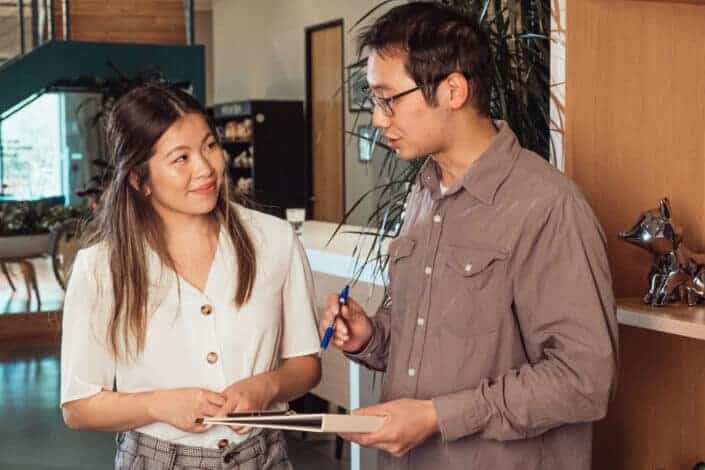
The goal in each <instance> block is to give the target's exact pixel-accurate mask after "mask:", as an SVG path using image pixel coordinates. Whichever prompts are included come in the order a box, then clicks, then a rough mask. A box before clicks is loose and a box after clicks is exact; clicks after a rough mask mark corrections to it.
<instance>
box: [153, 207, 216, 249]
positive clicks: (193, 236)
mask: <svg viewBox="0 0 705 470" xmlns="http://www.w3.org/2000/svg"><path fill="white" fill-rule="evenodd" d="M163 220H164V219H163ZM164 228H165V232H166V233H165V236H166V240H167V245H168V246H170V247H176V246H188V245H191V246H193V244H194V243H200V244H203V242H204V241H206V240H208V241H213V240H216V239H217V238H218V231H219V229H220V227H219V224H218V222H217V221H216V220H215V218H214V217H212V216H211V215H210V214H204V215H198V216H193V215H189V216H187V217H173V218H169V219H167V220H164Z"/></svg>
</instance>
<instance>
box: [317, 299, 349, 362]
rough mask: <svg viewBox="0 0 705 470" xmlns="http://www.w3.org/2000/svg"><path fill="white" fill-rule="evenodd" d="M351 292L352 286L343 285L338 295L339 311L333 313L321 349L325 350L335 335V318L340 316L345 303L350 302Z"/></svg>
mask: <svg viewBox="0 0 705 470" xmlns="http://www.w3.org/2000/svg"><path fill="white" fill-rule="evenodd" d="M349 293H350V286H345V287H343V290H342V291H341V292H340V295H339V296H338V313H336V314H335V315H333V319H332V320H331V322H330V324H329V325H328V328H326V332H325V333H324V334H323V339H322V340H321V351H323V350H325V349H326V348H327V347H328V344H329V343H330V340H331V338H332V337H333V332H334V331H335V319H336V318H338V315H339V314H340V312H341V311H342V309H343V305H345V304H346V303H347V302H348V294H349Z"/></svg>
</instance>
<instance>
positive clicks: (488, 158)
mask: <svg viewBox="0 0 705 470" xmlns="http://www.w3.org/2000/svg"><path fill="white" fill-rule="evenodd" d="M495 126H496V127H497V130H498V133H497V135H496V136H495V138H494V139H493V140H492V142H491V143H490V145H489V147H487V149H485V151H484V152H482V153H481V154H480V156H479V157H478V158H477V160H475V161H474V162H473V164H472V165H470V168H468V170H467V171H466V172H465V174H463V175H462V176H461V177H460V178H458V180H457V181H456V182H455V183H454V184H453V185H452V186H451V187H450V188H449V189H448V191H447V192H446V194H445V195H442V194H441V190H440V176H441V169H440V167H439V166H438V164H437V163H436V162H435V161H433V159H432V158H429V159H428V160H427V161H426V163H425V164H424V165H423V166H422V167H421V170H419V179H420V180H419V182H420V184H421V185H423V186H425V187H426V188H427V189H428V190H429V191H430V192H431V197H432V198H433V199H440V198H441V197H445V196H450V195H452V194H455V193H457V192H458V191H459V190H460V189H461V188H464V189H465V190H466V191H467V192H468V193H470V194H471V195H472V196H474V197H475V198H477V199H479V200H480V201H482V202H484V203H485V204H492V203H493V202H494V198H495V195H496V194H497V191H498V190H499V187H500V186H501V185H502V183H503V182H504V180H506V179H507V177H508V176H509V174H510V173H511V171H512V168H514V162H515V161H516V159H517V157H518V156H519V152H520V151H521V145H520V144H519V140H518V139H517V137H516V135H515V134H514V132H513V131H512V130H511V128H510V127H509V125H508V124H507V123H506V122H504V121H495Z"/></svg>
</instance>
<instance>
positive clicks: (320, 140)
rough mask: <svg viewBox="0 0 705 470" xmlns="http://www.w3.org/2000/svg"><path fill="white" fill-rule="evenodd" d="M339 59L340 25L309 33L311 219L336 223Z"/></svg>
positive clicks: (339, 200) (341, 198)
mask: <svg viewBox="0 0 705 470" xmlns="http://www.w3.org/2000/svg"><path fill="white" fill-rule="evenodd" d="M342 57H343V44H342V26H334V27H330V28H325V29H321V30H318V31H314V32H313V33H312V34H311V103H312V109H311V116H312V119H311V121H312V122H311V126H312V131H311V139H312V142H311V147H312V148H311V158H312V160H313V194H314V196H315V201H314V204H313V218H314V219H316V220H322V221H326V222H336V223H337V222H340V221H342V220H343V215H344V214H345V151H344V148H343V147H344V142H345V141H344V138H345V137H344V129H343V125H344V124H343V93H341V92H340V90H341V88H342V86H343V67H342Z"/></svg>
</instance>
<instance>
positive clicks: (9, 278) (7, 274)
mask: <svg viewBox="0 0 705 470" xmlns="http://www.w3.org/2000/svg"><path fill="white" fill-rule="evenodd" d="M0 270H2V273H3V274H4V275H5V277H6V278H7V282H8V283H9V284H10V289H12V292H17V288H16V287H15V283H14V282H12V276H10V271H9V270H8V269H7V264H5V263H0Z"/></svg>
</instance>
